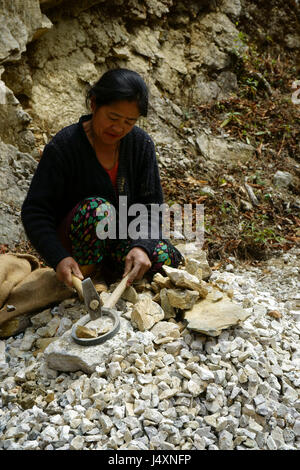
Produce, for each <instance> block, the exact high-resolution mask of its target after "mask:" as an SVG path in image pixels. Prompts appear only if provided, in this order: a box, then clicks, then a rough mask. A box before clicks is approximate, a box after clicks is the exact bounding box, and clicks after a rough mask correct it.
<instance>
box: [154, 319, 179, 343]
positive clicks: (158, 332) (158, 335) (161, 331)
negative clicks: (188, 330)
mask: <svg viewBox="0 0 300 470" xmlns="http://www.w3.org/2000/svg"><path fill="white" fill-rule="evenodd" d="M150 331H151V333H152V334H153V335H154V340H153V341H154V343H155V344H165V343H170V342H172V341H174V340H176V339H178V338H180V331H179V327H178V325H176V324H175V323H172V322H167V321H160V322H158V323H156V325H154V326H153V327H152V328H151V330H150Z"/></svg>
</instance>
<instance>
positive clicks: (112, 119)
mask: <svg viewBox="0 0 300 470" xmlns="http://www.w3.org/2000/svg"><path fill="white" fill-rule="evenodd" d="M92 111H93V117H92V125H93V131H94V134H95V136H96V138H97V139H98V141H99V142H101V143H102V144H105V145H115V144H117V142H119V141H120V140H121V139H122V138H123V137H125V135H126V134H128V132H130V131H131V129H132V128H133V126H134V125H135V123H136V121H137V119H138V118H139V116H140V112H139V109H138V105H137V103H136V102H135V101H116V102H114V103H112V104H108V105H103V106H101V107H100V108H98V109H96V106H95V103H93V102H92Z"/></svg>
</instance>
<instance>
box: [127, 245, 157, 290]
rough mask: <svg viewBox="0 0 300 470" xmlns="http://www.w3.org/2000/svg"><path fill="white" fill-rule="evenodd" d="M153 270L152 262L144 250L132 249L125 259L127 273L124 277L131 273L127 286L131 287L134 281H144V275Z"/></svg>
mask: <svg viewBox="0 0 300 470" xmlns="http://www.w3.org/2000/svg"><path fill="white" fill-rule="evenodd" d="M150 268H151V261H150V259H149V256H148V255H147V253H146V252H145V251H144V250H143V248H140V247H138V246H137V247H135V248H132V249H131V250H130V251H129V253H128V255H127V256H126V259H125V271H124V274H123V277H125V276H126V274H128V273H129V272H130V271H131V273H130V276H129V278H128V280H127V286H130V285H131V283H132V281H133V280H134V279H142V278H143V276H144V274H145V273H146V272H147V271H148V270H149V269H150Z"/></svg>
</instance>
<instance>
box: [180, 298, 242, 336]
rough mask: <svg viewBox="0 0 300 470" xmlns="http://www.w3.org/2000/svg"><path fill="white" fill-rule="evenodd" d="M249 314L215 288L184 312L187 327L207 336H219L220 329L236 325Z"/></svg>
mask: <svg viewBox="0 0 300 470" xmlns="http://www.w3.org/2000/svg"><path fill="white" fill-rule="evenodd" d="M249 316H250V313H249V312H247V311H245V310H244V309H243V308H242V307H241V306H240V305H238V304H236V303H234V302H232V300H230V298H229V297H228V296H227V295H226V294H224V293H223V295H221V294H220V291H218V290H217V289H213V290H212V291H211V292H210V293H209V294H208V296H207V297H206V298H205V299H203V300H200V301H199V302H196V303H195V304H194V305H193V307H192V308H191V309H190V310H187V311H186V312H185V314H184V318H185V320H186V321H187V322H188V324H187V328H189V329H190V330H193V331H196V332H198V333H202V334H206V335H208V336H219V335H220V334H221V332H222V330H224V329H226V328H230V327H231V326H234V325H238V324H239V323H241V322H242V321H244V320H246V318H248V317H249Z"/></svg>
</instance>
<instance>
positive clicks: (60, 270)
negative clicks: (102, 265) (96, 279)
mask: <svg viewBox="0 0 300 470" xmlns="http://www.w3.org/2000/svg"><path fill="white" fill-rule="evenodd" d="M72 274H74V276H76V277H78V278H79V279H80V280H81V281H83V279H84V277H83V275H82V272H81V271H80V268H79V265H78V264H77V262H76V261H75V259H74V258H72V257H71V256H68V257H67V258H63V259H62V260H61V261H60V262H59V263H58V265H57V266H56V276H57V278H58V279H59V280H60V281H61V282H63V283H64V284H65V285H66V286H67V287H73V283H72Z"/></svg>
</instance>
